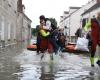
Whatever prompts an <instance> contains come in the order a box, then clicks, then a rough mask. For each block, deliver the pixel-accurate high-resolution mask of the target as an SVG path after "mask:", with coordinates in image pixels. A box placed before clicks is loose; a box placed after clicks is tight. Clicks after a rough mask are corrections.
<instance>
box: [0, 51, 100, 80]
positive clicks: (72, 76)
mask: <svg viewBox="0 0 100 80" xmlns="http://www.w3.org/2000/svg"><path fill="white" fill-rule="evenodd" d="M66 55H67V57H66ZM65 57H66V58H64V59H62V58H60V57H59V59H57V60H56V61H58V60H59V62H56V61H54V62H52V61H48V62H46V61H45V60H48V59H45V58H44V60H43V61H40V57H39V55H36V54H35V53H34V52H30V51H25V52H24V53H21V54H20V55H18V56H16V57H14V59H12V58H7V57H6V58H0V80H100V67H97V66H96V67H94V68H91V67H89V58H88V57H84V56H77V55H73V54H72V55H68V54H65ZM83 57H84V58H83ZM46 58H48V57H47V56H46ZM85 64H86V65H85ZM91 73H93V74H91Z"/></svg>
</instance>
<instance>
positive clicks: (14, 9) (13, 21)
mask: <svg viewBox="0 0 100 80" xmlns="http://www.w3.org/2000/svg"><path fill="white" fill-rule="evenodd" d="M23 17H26V16H24V14H23V5H22V0H0V52H1V53H3V52H7V51H11V52H13V51H20V50H21V49H22V45H23V43H22V41H23V40H22V36H23V35H22V27H23V19H24V18H23ZM29 21H30V20H29ZM29 24H30V25H31V23H30V22H29ZM19 49H20V50H19Z"/></svg>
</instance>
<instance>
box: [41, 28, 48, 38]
mask: <svg viewBox="0 0 100 80" xmlns="http://www.w3.org/2000/svg"><path fill="white" fill-rule="evenodd" d="M40 33H41V35H42V36H43V37H47V36H48V35H50V32H47V33H46V32H45V31H44V30H43V29H41V30H40Z"/></svg>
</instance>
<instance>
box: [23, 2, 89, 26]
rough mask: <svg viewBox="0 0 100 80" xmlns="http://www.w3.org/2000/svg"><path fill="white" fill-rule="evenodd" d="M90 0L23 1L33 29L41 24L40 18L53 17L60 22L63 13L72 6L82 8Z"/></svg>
mask: <svg viewBox="0 0 100 80" xmlns="http://www.w3.org/2000/svg"><path fill="white" fill-rule="evenodd" d="M88 1H89V0H23V4H24V5H25V13H26V15H27V16H28V17H29V18H30V19H31V20H32V27H35V26H36V25H38V24H39V16H40V15H45V16H46V17H53V18H56V20H57V21H58V23H59V21H60V16H62V15H63V11H68V10H69V7H70V6H77V7H81V6H82V5H84V4H86V3H87V2H88Z"/></svg>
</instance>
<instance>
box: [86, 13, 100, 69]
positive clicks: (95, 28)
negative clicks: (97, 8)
mask: <svg viewBox="0 0 100 80" xmlns="http://www.w3.org/2000/svg"><path fill="white" fill-rule="evenodd" d="M89 28H91V42H92V44H91V56H90V61H91V66H92V67H94V56H95V52H96V47H97V45H98V46H99V48H100V12H99V13H98V14H97V18H94V19H91V20H89V21H88V22H87V23H86V25H85V27H84V30H85V31H87V30H88V29H89ZM97 64H98V66H100V53H99V56H98V61H97Z"/></svg>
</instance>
